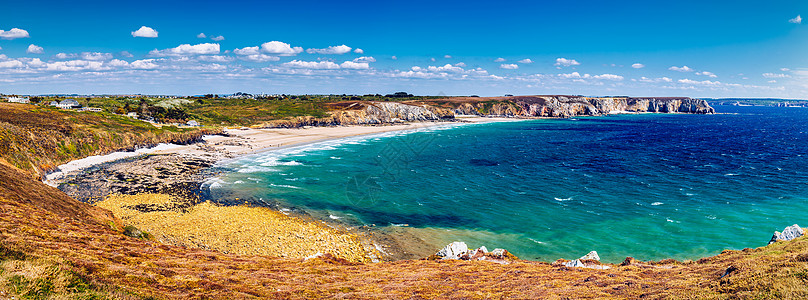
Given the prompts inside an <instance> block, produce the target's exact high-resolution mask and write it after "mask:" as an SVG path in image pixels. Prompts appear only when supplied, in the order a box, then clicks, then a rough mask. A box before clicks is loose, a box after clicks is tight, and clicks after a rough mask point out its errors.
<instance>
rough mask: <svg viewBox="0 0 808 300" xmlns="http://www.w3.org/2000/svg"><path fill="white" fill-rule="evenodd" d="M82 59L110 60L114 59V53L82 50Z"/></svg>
mask: <svg viewBox="0 0 808 300" xmlns="http://www.w3.org/2000/svg"><path fill="white" fill-rule="evenodd" d="M81 59H84V60H109V59H112V53H101V52H82V53H81Z"/></svg>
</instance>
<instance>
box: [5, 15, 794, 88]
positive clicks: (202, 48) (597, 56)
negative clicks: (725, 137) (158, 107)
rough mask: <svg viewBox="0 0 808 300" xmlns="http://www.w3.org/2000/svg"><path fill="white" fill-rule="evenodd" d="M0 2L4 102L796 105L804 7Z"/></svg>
mask: <svg viewBox="0 0 808 300" xmlns="http://www.w3.org/2000/svg"><path fill="white" fill-rule="evenodd" d="M3 6H4V11H6V12H8V13H6V14H4V16H3V18H2V19H0V30H2V32H0V48H2V49H0V93H6V94H11V93H17V94H43V93H80V94H91V93H95V94H103V93H144V94H200V93H233V92H236V91H244V92H251V93H287V94H288V93H294V94H303V93H311V94H315V93H337V94H342V93H348V94H364V93H389V92H395V91H408V92H411V93H415V94H422V95H437V94H439V93H441V92H442V93H444V94H447V95H470V94H477V95H484V96H496V95H502V94H584V95H632V96H648V95H654V96H656V95H659V96H693V97H784V98H808V53H806V48H807V47H806V46H808V28H807V27H806V26H808V24H803V23H802V17H801V14H808V1H804V0H800V1H770V2H766V3H763V2H761V1H675V2H665V3H663V2H658V1H622V2H609V1H564V2H561V1H525V2H518V1H510V2H502V1H501V2H474V1H444V2H440V3H433V2H430V1H389V2H382V3H377V2H369V1H308V2H305V3H303V4H297V3H295V2H291V1H284V2H270V1H228V2H222V1H188V2H178V1H175V2H166V1H138V2H120V1H76V2H62V1H59V2H42V1H40V2H37V3H33V2H30V1H28V2H26V1H14V2H10V3H5V4H3ZM798 16H799V17H798ZM144 26H145V27H146V28H143V29H142V30H140V29H141V28H142V27H144ZM155 32H156V33H155ZM200 33H204V37H201V35H200Z"/></svg>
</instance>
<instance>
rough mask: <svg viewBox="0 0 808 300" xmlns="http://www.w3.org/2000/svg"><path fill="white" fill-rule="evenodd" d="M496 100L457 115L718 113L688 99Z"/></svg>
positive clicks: (469, 105) (459, 108)
mask: <svg viewBox="0 0 808 300" xmlns="http://www.w3.org/2000/svg"><path fill="white" fill-rule="evenodd" d="M492 100H494V101H495V102H496V103H492V102H491V101H477V102H476V103H472V102H466V103H461V104H459V105H457V107H456V108H455V109H454V113H455V114H458V115H485V116H504V117H574V116H595V115H604V114H609V113H623V112H635V113H636V112H656V113H693V114H711V113H715V109H713V108H712V107H711V106H710V105H709V104H707V102H706V101H704V100H701V99H692V98H685V97H678V98H677V97H656V98H654V97H649V98H629V97H598V98H592V97H580V96H516V97H505V98H492Z"/></svg>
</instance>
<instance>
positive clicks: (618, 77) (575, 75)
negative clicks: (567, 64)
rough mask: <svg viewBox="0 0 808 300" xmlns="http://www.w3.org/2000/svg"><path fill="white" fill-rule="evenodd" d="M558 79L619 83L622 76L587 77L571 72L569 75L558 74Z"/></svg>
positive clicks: (586, 75) (587, 75)
mask: <svg viewBox="0 0 808 300" xmlns="http://www.w3.org/2000/svg"><path fill="white" fill-rule="evenodd" d="M558 77H560V78H565V79H600V80H613V81H620V80H623V76H620V75H615V74H601V75H594V76H593V75H589V74H583V75H581V74H580V73H578V72H572V73H569V74H558Z"/></svg>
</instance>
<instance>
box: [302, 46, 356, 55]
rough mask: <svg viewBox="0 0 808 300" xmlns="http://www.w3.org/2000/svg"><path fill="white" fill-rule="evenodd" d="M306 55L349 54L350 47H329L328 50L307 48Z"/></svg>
mask: <svg viewBox="0 0 808 300" xmlns="http://www.w3.org/2000/svg"><path fill="white" fill-rule="evenodd" d="M306 52H308V53H317V54H345V53H348V52H351V47H348V46H345V45H339V46H331V47H328V48H323V49H317V48H309V49H306Z"/></svg>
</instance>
